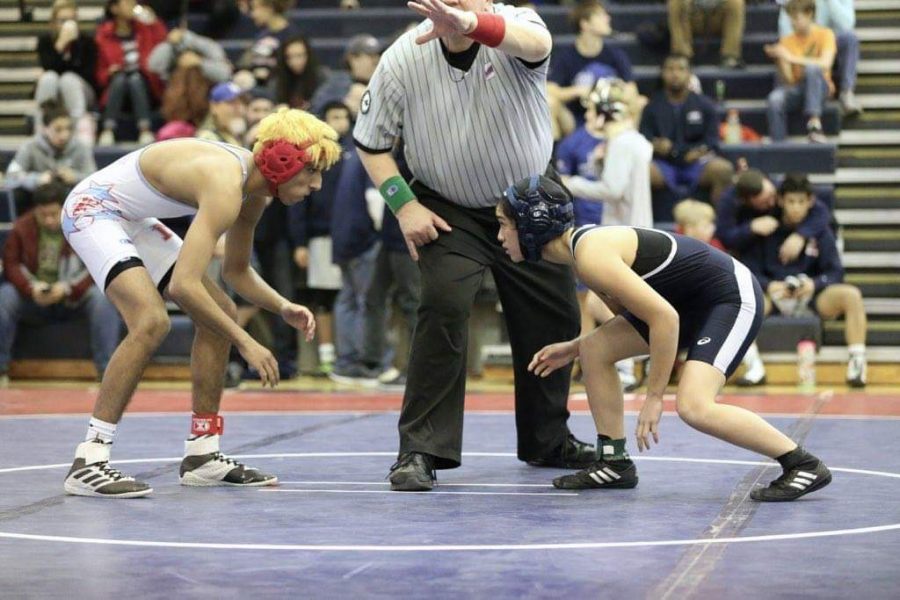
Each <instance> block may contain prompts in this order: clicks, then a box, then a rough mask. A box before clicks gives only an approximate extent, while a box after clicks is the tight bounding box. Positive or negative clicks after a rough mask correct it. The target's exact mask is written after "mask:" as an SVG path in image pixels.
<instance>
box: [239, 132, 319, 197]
mask: <svg viewBox="0 0 900 600" xmlns="http://www.w3.org/2000/svg"><path fill="white" fill-rule="evenodd" d="M253 160H254V162H255V163H256V167H257V168H258V169H259V172H260V173H262V174H263V177H265V178H266V181H268V182H269V193H270V194H271V195H272V196H277V195H278V186H279V185H281V184H282V183H285V182H287V181H290V179H291V178H292V177H293V176H294V175H296V174H297V173H299V172H300V171H302V170H303V167H305V166H306V165H307V163H308V162H309V160H310V157H309V153H308V152H307V151H306V147H304V146H298V145H296V144H292V143H290V142H288V141H287V140H275V141H272V142H268V143H266V144H265V146H263V148H262V150H260V151H259V152H257V153H256V155H255V156H254V157H253Z"/></svg>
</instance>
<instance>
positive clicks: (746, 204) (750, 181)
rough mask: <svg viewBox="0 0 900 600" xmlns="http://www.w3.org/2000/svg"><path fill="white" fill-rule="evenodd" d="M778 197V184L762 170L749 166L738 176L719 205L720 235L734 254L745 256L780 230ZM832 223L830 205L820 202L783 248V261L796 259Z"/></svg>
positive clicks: (718, 227) (717, 218)
mask: <svg viewBox="0 0 900 600" xmlns="http://www.w3.org/2000/svg"><path fill="white" fill-rule="evenodd" d="M776 199H777V192H776V188H775V184H774V183H772V181H771V180H770V179H769V178H768V177H767V176H766V175H765V174H764V173H763V172H762V171H760V170H759V169H748V170H746V171H743V172H741V173H740V174H739V175H738V176H737V180H736V182H735V185H734V186H733V187H731V188H729V189H728V190H726V191H725V193H724V194H723V195H722V198H721V199H720V200H719V204H718V205H717V206H716V234H717V235H718V237H719V239H720V240H721V241H722V243H723V244H724V245H725V247H726V248H727V249H728V250H729V251H730V252H731V253H732V254H737V255H739V256H740V255H742V254H743V253H744V252H746V251H747V250H748V249H749V248H750V247H751V246H752V245H754V244H756V243H757V242H759V241H760V240H761V239H763V238H766V237H769V236H770V235H772V234H773V233H774V232H775V230H777V229H778V224H779V222H780V220H781V208H780V207H779V206H778V205H777V202H776ZM830 223H831V211H830V210H829V209H828V206H826V205H825V203H824V202H821V201H816V202H815V203H814V204H813V206H812V207H811V208H810V210H809V212H808V214H807V215H806V218H804V219H803V220H802V221H801V222H800V223H799V224H798V225H797V226H796V227H795V228H794V232H793V233H792V235H789V236H788V237H787V239H786V240H785V242H784V244H782V247H781V248H780V249H779V255H780V256H781V260H782V262H785V263H787V262H792V261H794V260H796V259H797V257H799V256H800V252H801V251H802V250H803V247H804V246H805V245H806V242H807V240H810V239H813V238H816V237H819V236H820V235H821V234H822V232H823V231H824V230H825V229H828V227H829V226H830Z"/></svg>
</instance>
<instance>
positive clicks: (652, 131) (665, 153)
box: [640, 54, 734, 204]
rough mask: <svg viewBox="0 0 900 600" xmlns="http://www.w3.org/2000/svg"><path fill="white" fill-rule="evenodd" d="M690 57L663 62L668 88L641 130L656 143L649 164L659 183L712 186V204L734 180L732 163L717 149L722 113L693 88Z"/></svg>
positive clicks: (677, 187)
mask: <svg viewBox="0 0 900 600" xmlns="http://www.w3.org/2000/svg"><path fill="white" fill-rule="evenodd" d="M690 78H691V63H690V61H689V60H688V58H687V57H685V56H682V55H679V54H671V55H669V56H668V57H666V59H665V61H664V62H663V68H662V81H663V89H662V90H660V91H659V92H657V93H656V95H654V96H653V98H652V99H651V100H650V103H649V104H648V105H647V107H646V108H645V109H644V112H643V114H642V116H641V126H640V131H641V133H642V134H643V135H644V137H645V138H647V139H648V140H650V142H651V143H652V144H653V153H654V156H655V157H656V158H655V160H654V161H653V165H652V166H651V167H650V183H651V185H652V187H653V188H654V189H657V190H658V189H663V188H666V187H668V188H669V189H670V190H673V191H675V192H679V191H680V192H682V193H684V192H686V194H687V195H692V194H693V193H694V191H696V190H697V189H698V188H702V189H705V190H709V196H710V200H711V201H712V203H713V204H715V203H716V202H718V200H719V197H720V196H721V195H722V192H723V191H724V190H725V188H727V187H728V186H729V185H731V177H732V175H733V173H734V169H733V168H732V166H731V163H730V162H728V161H727V160H725V159H724V158H720V157H718V156H716V155H715V152H716V150H717V149H718V148H719V119H718V117H717V116H716V107H715V105H714V104H713V102H712V100H710V99H709V98H707V97H706V96H703V95H701V94H697V93H695V92H692V91H690V90H689V89H688V82H689V81H690Z"/></svg>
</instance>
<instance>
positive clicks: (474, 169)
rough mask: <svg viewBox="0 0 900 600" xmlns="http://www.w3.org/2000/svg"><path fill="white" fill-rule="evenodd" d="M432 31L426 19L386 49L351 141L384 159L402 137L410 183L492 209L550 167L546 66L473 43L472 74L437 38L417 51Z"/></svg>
mask: <svg viewBox="0 0 900 600" xmlns="http://www.w3.org/2000/svg"><path fill="white" fill-rule="evenodd" d="M492 10H493V12H494V13H496V14H501V15H503V16H504V17H505V18H506V19H507V21H509V20H520V21H528V22H531V23H535V24H538V25H540V26H542V27H546V25H545V24H544V22H543V21H542V20H541V18H540V17H539V16H538V15H537V13H536V12H534V11H533V10H531V9H525V8H515V7H512V6H506V5H503V4H494V5H493V6H492ZM430 28H431V22H430V21H424V22H423V23H421V24H420V25H419V26H418V27H417V28H415V29H413V30H412V31H409V32H407V33H405V34H404V35H403V36H401V37H400V38H399V39H398V40H397V41H396V42H395V43H394V44H392V45H391V47H390V48H388V49H387V50H386V51H385V52H384V54H383V55H382V57H381V61H380V62H379V64H378V68H377V70H376V71H375V74H374V75H373V76H372V79H371V81H370V82H369V88H368V89H367V90H366V92H365V94H364V95H363V98H362V102H361V106H360V111H359V116H358V117H357V121H356V127H355V128H354V130H353V137H354V139H355V141H356V144H357V146H359V147H360V148H361V149H363V150H365V151H367V152H386V151H388V150H389V149H390V148H391V146H392V145H393V142H394V138H396V137H398V136H400V134H401V130H402V136H403V140H404V142H405V155H406V160H407V163H408V165H409V168H410V170H411V171H412V173H413V175H414V176H415V178H416V179H417V180H419V181H421V182H422V183H423V184H424V185H426V186H428V187H429V188H431V189H432V190H434V191H436V192H437V193H439V194H440V195H441V196H443V197H444V198H446V199H447V200H450V201H451V202H454V203H456V204H459V205H461V206H465V207H470V208H480V207H489V206H494V205H495V204H496V203H497V201H498V200H499V198H500V195H501V194H502V192H503V190H504V189H506V188H507V187H508V186H510V185H512V184H513V183H515V182H516V181H518V180H520V179H522V178H524V177H527V176H529V175H533V174H535V173H543V172H544V171H545V170H546V168H547V165H548V163H549V161H550V155H551V153H552V150H553V138H552V135H551V131H550V111H549V108H548V106H547V91H546V88H547V86H546V82H547V67H548V64H549V60H547V59H545V60H544V61H541V62H540V64H537V65H535V64H533V63H532V64H528V63H525V62H524V61H522V60H520V59H518V58H516V57H514V56H510V55H509V54H506V53H504V52H501V51H499V50H497V49H496V48H489V47H487V46H481V45H478V44H476V46H478V47H477V48H476V49H475V50H476V51H477V55H476V56H475V59H474V62H473V63H472V65H471V67H470V68H469V69H468V70H467V71H464V70H460V69H458V68H455V67H453V66H451V65H450V63H449V62H448V59H447V57H446V56H445V55H444V51H443V49H442V46H441V43H440V42H439V40H432V41H430V42H428V43H427V44H424V45H421V46H419V45H417V44H416V42H415V38H416V37H418V36H419V35H422V34H423V33H425V32H427V31H428V30H429V29H430Z"/></svg>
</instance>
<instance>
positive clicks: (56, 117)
mask: <svg viewBox="0 0 900 600" xmlns="http://www.w3.org/2000/svg"><path fill="white" fill-rule="evenodd" d="M41 120H42V123H41V125H42V126H41V129H40V131H39V132H38V134H37V135H35V136H34V138H33V139H30V140H28V141H27V142H25V143H24V144H22V145H21V146H19V149H18V150H17V151H16V155H15V156H14V157H13V159H12V162H10V163H9V167H8V168H7V171H6V184H7V186H8V187H10V188H22V189H25V190H27V191H29V192H33V191H34V190H35V188H37V187H38V186H40V185H45V184H48V183H50V182H51V181H53V180H54V179H56V180H59V181H61V182H62V183H64V184H66V185H74V184H76V183H77V182H79V181H81V180H82V179H83V178H85V177H87V176H88V175H89V174H90V173H93V172H94V171H96V170H97V165H96V163H95V162H94V155H93V154H92V153H91V150H90V148H88V147H87V146H86V145H85V144H84V142H82V141H81V140H79V139H76V138H75V137H73V136H72V117H70V116H69V113H68V112H66V109H65V108H63V107H62V105H60V104H59V103H57V102H55V101H48V102H45V103H44V105H43V106H42V107H41Z"/></svg>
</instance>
